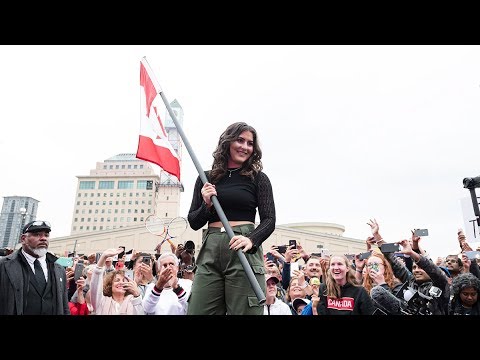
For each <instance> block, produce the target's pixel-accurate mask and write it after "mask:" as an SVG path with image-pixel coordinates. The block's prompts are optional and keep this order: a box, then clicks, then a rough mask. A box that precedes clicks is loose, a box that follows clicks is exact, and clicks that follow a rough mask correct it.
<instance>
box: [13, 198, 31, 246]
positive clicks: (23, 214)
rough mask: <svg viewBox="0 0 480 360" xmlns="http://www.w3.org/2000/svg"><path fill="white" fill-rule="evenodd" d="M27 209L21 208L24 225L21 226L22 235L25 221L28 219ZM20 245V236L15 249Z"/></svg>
mask: <svg viewBox="0 0 480 360" xmlns="http://www.w3.org/2000/svg"><path fill="white" fill-rule="evenodd" d="M27 214H28V213H27V209H26V208H24V207H21V208H20V215H22V223H21V225H20V231H19V232H20V234H21V233H22V230H23V227H24V226H25V219H26V218H27ZM18 244H20V236H19V237H18V239H17V243H16V244H15V246H14V248H16V247H17V245H18Z"/></svg>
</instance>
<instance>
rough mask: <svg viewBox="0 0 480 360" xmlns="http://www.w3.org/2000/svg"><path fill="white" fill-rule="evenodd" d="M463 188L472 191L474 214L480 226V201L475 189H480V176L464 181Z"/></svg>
mask: <svg viewBox="0 0 480 360" xmlns="http://www.w3.org/2000/svg"><path fill="white" fill-rule="evenodd" d="M463 187H464V188H465V189H468V190H470V197H471V198H472V205H473V212H474V213H475V217H476V218H477V224H478V226H480V209H479V208H478V200H477V194H476V192H475V189H476V188H478V187H480V176H477V177H474V178H465V179H463Z"/></svg>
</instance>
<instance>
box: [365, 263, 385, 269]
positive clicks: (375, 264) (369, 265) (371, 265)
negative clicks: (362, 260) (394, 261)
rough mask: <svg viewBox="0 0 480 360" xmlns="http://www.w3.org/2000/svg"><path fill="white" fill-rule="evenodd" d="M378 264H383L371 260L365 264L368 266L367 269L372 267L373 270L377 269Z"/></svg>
mask: <svg viewBox="0 0 480 360" xmlns="http://www.w3.org/2000/svg"><path fill="white" fill-rule="evenodd" d="M379 265H383V264H382V263H375V262H372V263H370V264H367V267H368V268H369V269H373V270H375V271H378V267H379Z"/></svg>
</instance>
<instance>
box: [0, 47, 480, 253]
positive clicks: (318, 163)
mask: <svg viewBox="0 0 480 360" xmlns="http://www.w3.org/2000/svg"><path fill="white" fill-rule="evenodd" d="M0 54H1V56H0V99H1V100H0V101H1V106H0V129H1V135H2V136H1V137H0V150H1V154H2V157H1V169H2V176H0V196H14V195H18V196H30V197H33V198H35V199H37V200H39V201H40V204H39V208H38V213H37V218H38V219H46V220H49V221H50V222H51V223H52V226H53V231H52V236H53V237H58V236H66V235H69V234H70V228H71V221H72V213H73V205H74V201H75V194H76V186H77V178H76V176H77V175H88V174H89V171H90V170H91V169H94V168H95V165H96V162H97V161H103V160H105V159H107V158H109V157H111V156H114V155H116V154H119V153H135V152H136V149H137V142H138V133H139V126H140V103H139V99H140V85H139V67H140V59H141V58H142V57H143V56H146V57H147V60H148V61H149V63H150V65H151V67H152V69H153V71H154V72H155V74H156V77H157V79H158V80H159V82H160V84H161V86H162V88H163V90H164V93H165V95H166V97H167V99H168V100H169V101H173V100H174V99H177V100H178V102H179V103H180V104H181V106H182V108H183V110H184V123H183V130H184V132H185V133H186V135H187V137H188V140H189V142H190V144H191V145H192V147H193V149H194V151H195V154H196V156H197V158H198V159H199V161H200V162H201V165H202V167H203V168H204V170H208V169H210V167H211V164H212V160H213V158H212V152H213V150H214V148H215V146H216V144H217V141H218V137H219V135H220V133H221V132H222V131H223V130H224V129H225V128H226V127H227V126H228V125H229V124H231V123H233V122H236V121H245V122H247V123H249V124H250V125H252V126H254V127H255V128H256V130H257V132H258V135H259V141H260V145H261V147H262V150H263V164H264V171H265V173H266V174H267V175H268V176H269V178H270V180H271V182H272V185H273V190H274V196H275V204H276V211H277V225H282V224H288V223H294V222H309V221H318V222H330V223H337V224H341V225H343V226H345V233H344V236H348V237H354V238H359V239H365V238H366V237H367V236H368V235H370V227H369V226H368V225H367V224H366V223H367V221H368V220H369V219H370V218H376V219H377V221H378V222H379V223H380V230H381V234H382V235H383V237H384V238H385V240H386V241H387V242H393V241H398V240H401V239H404V238H407V237H409V236H410V230H411V229H414V228H428V230H429V234H430V235H429V236H428V237H425V238H424V239H422V245H423V247H424V248H425V249H426V250H427V251H428V252H429V253H430V254H432V256H438V255H446V254H447V253H449V252H452V251H455V252H456V251H457V250H458V249H459V248H458V243H457V236H456V232H457V229H458V228H464V227H465V223H464V216H463V213H462V207H461V199H462V198H466V197H467V198H469V196H470V195H469V192H468V190H466V189H464V188H463V185H462V180H463V178H464V177H475V176H478V175H480V169H479V166H478V163H479V160H478V159H479V155H480V147H479V142H478V136H479V128H480V120H479V119H480V116H479V115H480V86H479V85H480V66H479V64H480V46H420V45H416V46H398V45H397V46H263V45H256V46H199V45H196V46H183V45H182V46H173V45H172V46H163V45H158V46H140V45H138V46H100V45H96V46H78V45H77V46H0ZM196 177H197V172H196V169H195V167H194V165H193V162H192V161H191V158H190V157H189V155H188V152H187V151H186V150H184V156H183V165H182V182H183V183H184V186H185V192H184V193H182V196H181V208H180V215H182V216H187V212H188V208H189V206H190V201H191V197H192V191H193V184H194V182H195V179H196ZM2 200H3V199H2ZM469 201H470V200H469ZM470 204H471V201H470ZM472 212H473V210H472ZM469 240H473V239H469Z"/></svg>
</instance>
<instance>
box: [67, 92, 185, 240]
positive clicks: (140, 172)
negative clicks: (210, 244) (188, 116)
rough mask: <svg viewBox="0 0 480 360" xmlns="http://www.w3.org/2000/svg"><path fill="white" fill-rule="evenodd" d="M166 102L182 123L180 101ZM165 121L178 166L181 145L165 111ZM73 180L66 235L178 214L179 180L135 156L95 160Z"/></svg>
mask: <svg viewBox="0 0 480 360" xmlns="http://www.w3.org/2000/svg"><path fill="white" fill-rule="evenodd" d="M170 106H171V107H172V110H173V111H174V113H175V116H176V117H177V120H178V122H179V123H180V125H183V109H182V107H181V105H180V104H179V102H178V101H177V100H176V99H175V100H173V101H172V102H171V103H170ZM164 124H165V130H166V131H167V134H168V139H169V141H170V143H171V144H172V146H173V148H174V149H175V151H176V152H177V154H178V155H179V158H180V166H181V158H182V143H181V141H180V136H179V134H178V131H177V129H176V127H175V125H174V122H173V120H172V118H171V117H170V115H169V114H168V112H166V111H165V117H164ZM154 168H155V169H154ZM157 174H159V175H157ZM77 178H78V185H77V192H76V199H75V206H74V209H73V218H72V227H71V233H70V234H71V235H74V234H79V233H86V232H92V231H93V232H94V231H103V230H115V229H120V228H125V227H128V226H137V225H143V224H145V219H146V218H147V217H148V216H150V215H156V216H158V217H160V218H162V219H163V218H166V219H171V218H174V217H176V216H179V208H180V193H181V192H183V190H184V188H183V185H182V183H181V182H179V181H178V180H177V178H176V177H175V176H172V175H170V174H168V173H167V172H165V171H163V170H162V169H161V168H159V167H158V166H156V165H153V166H152V165H151V163H149V162H147V161H143V160H140V159H137V158H136V157H135V154H130V153H127V154H118V155H116V156H113V157H111V158H109V159H106V160H105V161H103V162H97V166H96V168H95V169H93V170H91V171H90V175H86V176H77Z"/></svg>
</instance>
